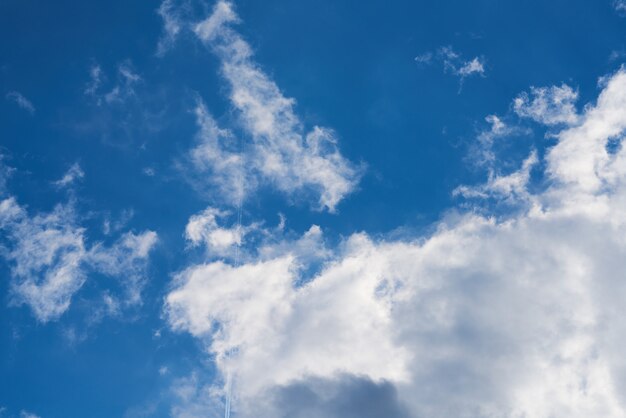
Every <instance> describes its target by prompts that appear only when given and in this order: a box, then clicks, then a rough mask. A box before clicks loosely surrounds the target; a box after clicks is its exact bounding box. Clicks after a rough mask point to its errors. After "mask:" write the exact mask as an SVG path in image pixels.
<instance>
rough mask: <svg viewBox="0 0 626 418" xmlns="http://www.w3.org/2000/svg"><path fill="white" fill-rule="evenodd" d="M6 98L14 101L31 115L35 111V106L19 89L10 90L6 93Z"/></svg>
mask: <svg viewBox="0 0 626 418" xmlns="http://www.w3.org/2000/svg"><path fill="white" fill-rule="evenodd" d="M6 98H7V100H10V101H12V102H14V103H15V104H16V105H17V106H18V107H20V108H21V109H24V110H25V111H27V112H28V113H30V114H31V115H32V114H34V113H35V106H34V105H33V103H32V102H31V101H30V100H28V99H27V98H26V97H25V96H24V95H23V94H22V93H20V92H19V91H10V92H8V93H7V94H6Z"/></svg>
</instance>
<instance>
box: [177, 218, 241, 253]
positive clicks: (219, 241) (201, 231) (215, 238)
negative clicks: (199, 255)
mask: <svg viewBox="0 0 626 418" xmlns="http://www.w3.org/2000/svg"><path fill="white" fill-rule="evenodd" d="M227 215H230V214H229V213H227V212H224V211H221V210H219V209H216V208H211V207H209V208H207V209H205V210H204V211H203V212H201V213H199V214H197V215H193V216H192V217H191V218H189V222H188V223H187V226H186V228H185V238H187V240H189V241H190V242H191V243H192V244H193V245H199V244H201V243H203V244H205V245H206V247H207V250H208V251H209V252H210V253H212V254H214V255H217V256H223V255H225V254H227V253H228V252H229V250H231V249H232V248H233V247H236V246H240V245H241V243H242V241H243V238H244V236H245V235H246V233H247V230H248V228H247V227H242V226H241V225H239V224H238V225H236V226H234V227H232V228H224V227H221V226H220V225H219V224H218V218H224V217H225V216H227Z"/></svg>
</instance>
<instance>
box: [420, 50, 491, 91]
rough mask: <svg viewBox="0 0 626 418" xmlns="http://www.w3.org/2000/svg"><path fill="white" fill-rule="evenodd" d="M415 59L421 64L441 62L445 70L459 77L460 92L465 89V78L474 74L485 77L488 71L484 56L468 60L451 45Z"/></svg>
mask: <svg viewBox="0 0 626 418" xmlns="http://www.w3.org/2000/svg"><path fill="white" fill-rule="evenodd" d="M414 61H415V62H416V63H417V64H418V65H420V66H424V65H430V64H432V63H433V62H435V61H436V62H440V63H441V65H443V71H444V72H446V73H448V74H452V75H454V76H456V77H458V78H459V93H460V92H461V90H462V89H463V83H464V82H465V79H467V78H469V77H472V76H480V77H485V72H486V68H485V66H486V61H485V59H484V58H483V57H474V58H472V59H470V60H467V59H465V58H463V57H462V56H461V54H459V53H458V52H456V51H455V50H454V49H453V48H452V47H451V46H444V47H441V48H439V49H438V50H437V51H436V52H425V53H423V54H420V55H417V56H416V57H415V58H414Z"/></svg>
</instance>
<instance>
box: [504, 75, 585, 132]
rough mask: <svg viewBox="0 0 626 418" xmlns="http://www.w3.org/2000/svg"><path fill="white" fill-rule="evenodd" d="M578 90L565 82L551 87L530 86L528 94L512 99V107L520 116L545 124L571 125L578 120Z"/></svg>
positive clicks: (524, 93)
mask: <svg viewBox="0 0 626 418" xmlns="http://www.w3.org/2000/svg"><path fill="white" fill-rule="evenodd" d="M577 100H578V92H577V91H575V90H574V89H572V88H571V87H570V86H568V85H567V84H563V85H561V86H551V87H539V88H538V87H531V89H530V95H529V94H528V93H526V92H523V93H521V94H520V95H519V96H518V97H516V98H515V100H514V101H513V109H514V110H515V113H517V114H518V115H519V116H521V117H525V118H530V119H532V120H534V121H536V122H539V123H543V124H545V125H559V124H566V125H572V124H575V123H576V122H577V121H578V118H579V116H578V112H577V111H576V101H577Z"/></svg>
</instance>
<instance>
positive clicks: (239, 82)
mask: <svg viewBox="0 0 626 418" xmlns="http://www.w3.org/2000/svg"><path fill="white" fill-rule="evenodd" d="M238 20H239V19H238V16H237V15H236V13H235V11H234V10H233V6H232V4H231V3H228V2H225V1H219V2H218V3H217V5H216V6H215V8H214V10H213V13H212V14H211V16H209V17H208V18H207V19H206V20H204V21H202V22H200V23H198V24H197V25H195V28H194V32H195V34H196V35H197V37H198V38H199V39H200V40H202V41H203V42H204V43H205V44H206V45H208V46H209V47H210V48H211V50H212V51H214V52H215V54H216V55H217V56H218V57H219V59H220V61H221V67H222V75H223V76H224V78H225V79H226V80H227V81H228V83H229V85H230V89H231V92H230V100H231V102H232V104H233V106H234V107H235V108H236V109H237V110H238V111H239V114H240V117H241V122H242V127H243V129H244V130H245V132H246V133H247V134H248V135H250V137H251V139H252V145H251V147H249V148H248V149H249V150H250V155H251V156H252V157H253V158H252V160H251V161H250V163H251V164H252V168H253V169H254V170H255V171H256V172H257V173H258V174H260V175H261V177H262V178H264V179H265V180H266V181H269V182H270V183H271V184H272V185H273V186H274V187H276V188H278V189H279V190H281V191H283V192H285V193H288V194H294V193H303V192H304V193H307V192H308V193H310V192H313V193H315V194H318V195H319V207H320V208H326V209H328V210H329V211H334V210H335V209H336V206H337V204H338V203H339V202H340V201H341V200H342V199H343V198H344V197H345V196H347V195H348V194H349V193H351V192H353V191H354V190H355V188H356V185H357V184H358V181H359V177H360V172H361V170H360V169H359V167H356V166H355V165H354V164H352V163H350V162H349V161H348V160H346V159H345V158H344V157H343V156H342V155H341V153H340V152H339V150H338V147H337V138H336V135H335V133H334V132H333V131H332V130H331V129H327V128H322V127H318V126H315V127H313V129H311V130H310V131H308V132H307V131H306V130H305V128H304V126H303V123H302V121H301V120H300V119H299V117H298V116H297V115H296V113H295V110H294V106H295V101H294V100H293V99H291V98H288V97H285V96H284V95H283V93H282V92H281V91H280V89H279V88H278V86H277V85H276V83H275V82H274V81H273V80H272V79H270V78H269V77H268V76H267V74H265V72H263V71H262V70H261V69H260V67H259V65H258V64H256V63H255V62H254V60H253V54H252V50H251V48H250V45H249V44H248V43H247V42H246V41H245V40H244V39H243V38H242V37H241V36H240V35H239V34H238V33H237V32H236V31H235V30H233V29H232V28H231V26H230V25H231V24H233V23H236V22H237V21H238Z"/></svg>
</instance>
